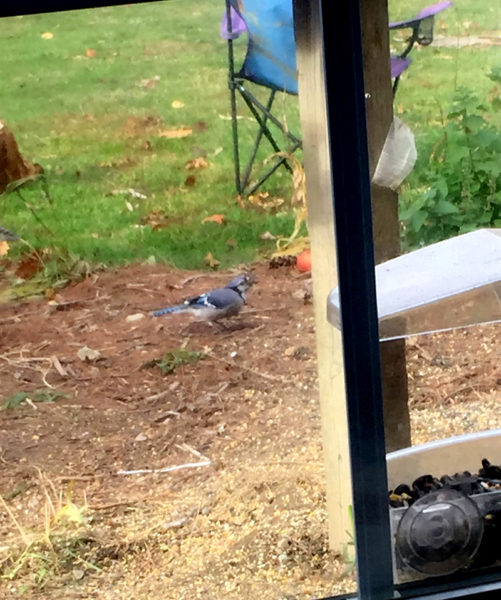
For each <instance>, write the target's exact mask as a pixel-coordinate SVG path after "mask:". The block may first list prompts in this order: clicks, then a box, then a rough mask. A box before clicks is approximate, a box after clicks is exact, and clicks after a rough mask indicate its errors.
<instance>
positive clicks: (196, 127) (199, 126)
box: [192, 121, 207, 133]
mask: <svg viewBox="0 0 501 600" xmlns="http://www.w3.org/2000/svg"><path fill="white" fill-rule="evenodd" d="M192 127H193V131H196V132H197V133H202V132H203V131H207V123H206V122H205V121H197V122H196V123H193V125H192Z"/></svg>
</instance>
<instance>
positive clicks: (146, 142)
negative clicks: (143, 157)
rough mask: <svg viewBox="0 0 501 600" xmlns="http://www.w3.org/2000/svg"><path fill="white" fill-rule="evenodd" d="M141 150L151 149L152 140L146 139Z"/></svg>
mask: <svg viewBox="0 0 501 600" xmlns="http://www.w3.org/2000/svg"><path fill="white" fill-rule="evenodd" d="M141 150H151V142H150V140H146V141H145V142H144V144H143V145H142V146H141Z"/></svg>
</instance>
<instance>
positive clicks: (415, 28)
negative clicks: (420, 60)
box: [389, 1, 452, 97]
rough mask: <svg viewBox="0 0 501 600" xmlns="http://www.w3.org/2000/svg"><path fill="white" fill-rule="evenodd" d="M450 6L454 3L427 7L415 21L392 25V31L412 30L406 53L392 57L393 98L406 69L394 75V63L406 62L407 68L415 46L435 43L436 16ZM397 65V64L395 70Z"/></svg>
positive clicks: (445, 2) (444, 2)
mask: <svg viewBox="0 0 501 600" xmlns="http://www.w3.org/2000/svg"><path fill="white" fill-rule="evenodd" d="M449 6H452V2H449V1H443V2H437V3H436V4H433V5H432V6H427V7H426V8H423V10H422V11H420V12H419V13H418V15H417V16H416V17H414V18H413V19H408V20H406V21H396V22H394V23H390V25H389V27H390V30H392V29H407V28H410V29H411V30H412V33H411V35H410V37H409V38H408V39H407V46H406V47H405V49H404V51H403V52H401V53H400V54H399V55H398V56H397V57H392V77H394V81H393V97H395V94H396V92H397V87H398V83H399V81H400V75H401V74H402V72H403V70H404V69H405V68H406V67H404V69H402V71H401V72H399V73H398V72H397V71H395V75H394V74H393V69H394V61H404V62H405V63H406V64H407V66H409V64H410V59H409V58H408V55H409V53H410V51H411V50H412V48H413V47H414V44H419V45H420V46H429V45H430V44H431V43H432V42H433V25H434V21H435V15H436V14H437V13H439V12H442V11H443V10H445V9H446V8H449ZM400 64H402V63H400ZM396 65H397V63H396V62H395V68H396Z"/></svg>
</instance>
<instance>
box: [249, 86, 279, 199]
mask: <svg viewBox="0 0 501 600" xmlns="http://www.w3.org/2000/svg"><path fill="white" fill-rule="evenodd" d="M275 94H276V92H275V90H271V92H270V96H269V98H268V102H267V103H266V110H267V112H268V113H269V112H271V107H272V106H273V101H274V100H275ZM249 108H250V107H249ZM251 110H252V109H251ZM254 116H255V115H254ZM267 118H268V116H267V114H266V113H265V116H264V119H263V124H264V125H266V120H267ZM263 134H264V130H263V127H262V125H261V124H260V126H259V131H258V134H257V136H256V140H255V141H254V147H253V148H252V152H251V156H250V158H249V162H248V163H247V168H246V169H245V173H244V176H243V177H242V187H243V188H244V189H245V188H246V187H247V184H248V183H249V178H250V174H251V171H252V167H253V165H254V160H255V159H256V155H257V151H258V149H259V144H260V143H261V140H262V139H263Z"/></svg>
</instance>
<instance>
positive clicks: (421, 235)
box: [400, 69, 501, 250]
mask: <svg viewBox="0 0 501 600" xmlns="http://www.w3.org/2000/svg"><path fill="white" fill-rule="evenodd" d="M490 78H491V79H492V80H493V81H495V82H496V83H498V82H501V69H497V70H494V71H493V72H492V73H491V75H490ZM500 108H501V94H500V91H499V88H498V87H497V85H496V86H495V87H493V88H492V90H491V91H490V93H489V97H488V99H487V100H486V101H484V102H481V101H480V100H479V98H478V97H477V95H476V94H475V93H474V92H473V91H472V90H470V89H468V88H465V87H459V88H458V89H457V90H456V93H455V95H454V98H453V102H452V106H451V107H450V109H449V112H448V114H447V115H446V116H445V118H442V129H441V132H440V136H439V137H438V139H437V136H436V133H435V132H433V131H432V132H431V133H430V134H428V136H427V138H428V140H425V143H424V146H425V148H426V150H425V151H424V153H423V154H424V156H425V157H426V160H421V161H418V163H417V165H416V168H415V170H414V172H413V174H412V176H411V177H410V178H409V185H408V187H407V188H406V189H405V190H404V191H403V193H402V194H401V197H400V219H401V221H402V238H403V239H402V242H403V244H402V245H403V249H404V250H409V249H412V248H415V247H418V246H421V245H427V244H430V243H433V242H437V241H439V240H442V239H446V238H449V237H452V236H454V235H458V234H461V233H466V232H468V231H471V230H474V229H478V228H482V227H501V129H500V128H499V127H498V126H497V125H496V124H495V121H494V119H493V115H494V113H495V112H496V111H499V109H500Z"/></svg>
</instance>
